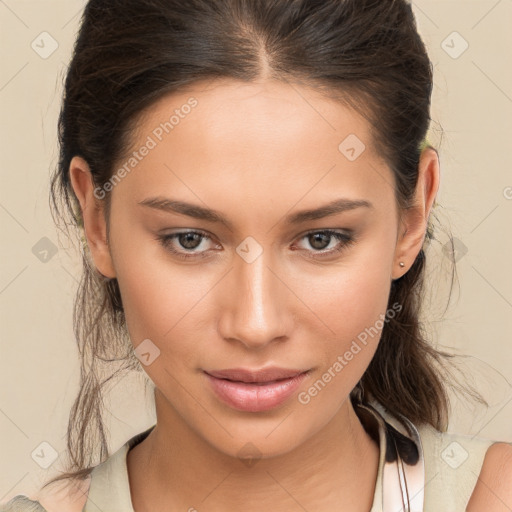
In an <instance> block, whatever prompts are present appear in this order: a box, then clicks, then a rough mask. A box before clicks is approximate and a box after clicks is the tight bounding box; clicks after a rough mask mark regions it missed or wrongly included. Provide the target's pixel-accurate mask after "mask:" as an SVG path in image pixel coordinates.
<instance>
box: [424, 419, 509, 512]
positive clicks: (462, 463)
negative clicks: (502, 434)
mask: <svg viewBox="0 0 512 512" xmlns="http://www.w3.org/2000/svg"><path fill="white" fill-rule="evenodd" d="M418 431H419V433H420V439H421V444H422V448H423V456H424V464H425V481H426V482H427V485H426V486H425V503H426V504H429V505H430V506H433V507H436V506H439V507H441V504H442V505H443V507H445V510H466V507H467V506H468V503H469V500H470V499H471V497H472V495H473V494H475V489H476V488H477V486H479V485H480V486H482V485H484V484H483V483H480V482H481V477H480V476H479V475H483V474H484V473H483V472H484V471H485V474H487V473H488V471H489V468H496V467H497V466H500V465H501V466H503V464H504V463H505V459H506V458H507V455H506V454H505V452H502V450H505V451H509V445H507V444H506V443H499V442H497V441H496V440H490V439H485V438H480V437H475V436H469V435H463V434H457V433H453V432H440V431H438V430H436V429H434V428H433V427H431V426H430V425H421V426H420V427H419V428H418ZM503 446H505V448H503ZM500 447H501V448H500ZM491 478H493V477H491ZM504 485H505V486H506V484H504ZM508 485H510V484H508ZM480 492H481V491H480ZM475 499H476V498H475ZM426 510H430V509H429V508H427V509H426ZM479 510H487V507H486V508H482V507H481V506H477V507H476V508H473V511H474V512H477V511H479ZM496 510H500V511H501V509H496ZM503 510H506V511H507V512H510V508H505V509H503ZM489 512H491V511H490V510H489ZM492 512H494V511H492Z"/></svg>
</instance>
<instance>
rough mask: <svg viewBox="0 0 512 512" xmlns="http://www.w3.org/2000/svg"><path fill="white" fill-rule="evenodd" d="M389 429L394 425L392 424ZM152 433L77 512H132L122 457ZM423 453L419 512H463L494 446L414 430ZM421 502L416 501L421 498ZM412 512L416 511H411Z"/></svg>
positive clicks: (28, 510) (18, 511)
mask: <svg viewBox="0 0 512 512" xmlns="http://www.w3.org/2000/svg"><path fill="white" fill-rule="evenodd" d="M392 424H393V423H392ZM153 428H154V426H153V427H151V428H149V429H147V430H145V431H144V432H141V433H139V434H137V435H135V436H133V437H132V438H131V439H129V440H128V441H127V442H126V443H125V444H124V445H122V446H121V447H120V448H119V449H118V450H117V451H116V452H115V453H113V454H112V455H111V456H110V457H109V458H108V459H107V460H106V461H105V462H103V463H102V464H99V465H98V466H96V467H95V468H94V469H93V471H92V473H91V480H90V487H89V492H88V496H87V502H86V504H85V507H84V508H83V511H82V512H134V510H133V506H132V501H131V495H130V486H129V480H128V471H127V466H126V454H127V453H128V450H129V449H130V448H132V447H133V446H135V445H136V444H138V443H140V442H141V441H142V440H143V439H145V438H146V436H147V435H148V434H149V433H150V431H151V430H152V429H153ZM417 430H418V433H419V435H420V439H421V445H422V448H423V456H424V467H425V482H426V485H425V486H424V488H423V486H422V489H423V492H424V505H423V507H424V508H423V512H439V511H440V510H442V511H443V512H464V511H465V510H466V505H467V503H468V501H469V499H470V497H471V493H472V492H473V489H474V487H475V485H476V482H477V479H478V475H479V473H480V469H481V466H482V464H483V460H484V457H485V453H486V451H487V448H489V446H490V445H491V444H493V442H495V441H491V440H488V439H482V438H472V437H470V436H463V435H457V434H448V433H439V432H438V431H436V430H435V429H433V428H432V427H430V426H427V425H423V426H420V427H419V428H418V429H417ZM385 443H386V438H385V436H383V435H382V432H380V442H379V448H380V460H379V468H378V474H377V481H376V486H375V493H374V499H373V505H372V508H371V511H370V512H382V496H383V475H385V474H386V473H385V470H384V468H385V466H386V449H385V446H386V444H385ZM420 498H421V497H420ZM411 510H412V512H414V510H417V509H415V508H414V506H413V507H412V509H411ZM0 512H47V511H46V510H45V509H44V508H43V507H42V506H41V505H40V504H39V502H38V501H31V500H30V499H28V498H27V497H25V496H23V495H18V496H16V497H14V498H13V499H12V500H11V501H9V502H8V503H6V504H3V505H0ZM52 512H53V511H52Z"/></svg>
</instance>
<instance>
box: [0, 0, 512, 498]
mask: <svg viewBox="0 0 512 512" xmlns="http://www.w3.org/2000/svg"><path fill="white" fill-rule="evenodd" d="M83 5H84V2H82V1H76V0H65V1H47V0H37V1H24V0H3V1H0V23H1V30H0V37H1V40H0V44H1V48H2V62H1V66H0V108H1V113H2V120H3V122H2V128H1V134H0V144H1V149H0V158H1V173H2V175H1V179H2V187H1V191H0V226H1V233H2V252H1V255H2V265H1V273H0V312H1V320H2V322H1V331H0V332H1V368H0V433H1V449H0V467H1V469H0V501H4V500H6V499H8V498H9V497H11V496H13V495H15V494H18V493H24V494H30V493H31V492H32V490H33V489H35V488H37V487H38V485H39V484H40V482H42V481H43V480H44V479H46V478H47V477H48V476H49V475H53V474H54V470H55V469H56V468H57V467H58V466H59V459H57V460H56V461H55V462H54V463H53V465H52V466H50V467H49V468H48V469H47V470H45V469H42V468H41V467H40V466H39V465H38V464H37V463H36V462H35V461H36V460H37V456H36V455H34V459H33V458H32V454H34V453H40V451H41V446H40V445H41V443H42V442H46V443H49V444H50V445H51V447H53V449H54V450H55V451H56V454H59V453H61V452H62V451H63V450H64V448H65V439H64V435H65V428H66V422H67V415H68V412H69V408H70V407H71V404H72V401H73V399H74V396H75V393H76V391H77V384H78V361H77V350H76V348H75V344H74V339H73V333H72V325H71V317H72V298H73V295H74V290H75V286H76V280H77V275H78V269H79V267H78V258H77V257H76V255H74V254H73V253H70V252H69V251H66V250H65V249H64V248H63V247H62V244H63V243H65V240H60V241H59V239H58V238H57V233H56V230H55V228H54V226H53V223H52V219H51V216H50V211H49V207H48V187H49V172H50V169H51V168H53V166H54V165H55V163H56V161H57V152H56V120H57V115H58V110H59V106H60V94H61V83H62V80H63V76H64V72H65V69H66V65H67V62H68V59H69V56H70V52H71V48H72V44H73V42H74V37H75V35H76V30H77V25H78V21H79V17H80V14H81V11H82V8H83ZM414 10H415V13H416V16H417V20H418V24H419V30H420V33H421V34H422V36H423V38H424V40H425V42H426V44H427V46H428V50H429V54H430V57H431V59H432V61H433V64H434V68H435V89H434V96H433V109H432V118H433V120H434V122H433V124H432V129H431V136H430V139H431V141H432V142H433V143H434V144H435V145H436V146H438V147H439V143H440V142H441V132H440V129H441V127H442V129H443V131H444V134H443V136H442V144H441V146H440V147H439V149H440V155H441V166H442V182H441V192H440V194H439V196H438V201H439V202H440V204H441V205H442V207H443V208H442V209H441V210H440V215H441V219H442V220H443V222H444V223H445V224H447V225H448V226H450V227H451V229H452V232H453V234H454V236H455V237H456V238H457V239H458V240H460V244H459V246H460V247H461V248H462V252H461V253H460V254H461V255H463V257H461V259H460V260H459V261H458V274H459V278H460V293H457V290H455V292H454V299H455V301H454V303H453V304H452V305H451V306H450V308H449V310H448V311H447V313H446V314H445V315H444V318H441V313H442V310H443V308H442V307H441V305H442V302H441V300H442V298H443V286H444V284H445V282H446V277H444V278H443V277H439V276H440V275H441V276H442V274H439V272H438V271H439V270H441V271H443V269H445V268H447V262H448V260H447V257H446V256H445V253H444V251H443V249H442V239H441V243H437V244H435V245H434V246H433V247H432V251H431V256H432V257H433V258H435V259H431V261H430V263H429V266H430V268H431V270H432V272H433V271H434V270H435V271H436V272H437V273H436V272H434V273H433V274H432V276H433V277H432V279H433V280H435V283H438V284H439V290H440V292H441V295H440V297H441V298H439V297H438V298H434V299H432V308H431V313H432V315H431V316H430V319H431V322H430V328H431V329H432V330H433V335H434V337H435V339H436V340H437V342H438V343H439V344H440V345H442V346H444V347H448V348H449V349H450V350H452V351H456V352H458V353H463V354H467V355H469V356H471V357H469V358H468V359H467V361H466V363H465V364H466V366H465V367H464V368H465V370H464V372H465V375H466V376H468V377H469V378H470V380H471V381H472V382H474V383H475V384H476V385H477V387H478V389H479V390H480V391H481V392H482V393H483V394H484V395H485V396H486V397H487V398H488V399H489V400H490V402H491V407H490V408H489V409H488V410H481V409H479V410H476V411H475V410H474V409H472V408H470V407H467V406H465V405H464V404H463V403H460V402H459V403H457V404H456V407H455V410H456V411H457V412H456V415H455V417H454V419H453V422H452V424H451V425H450V430H453V431H456V432H460V433H466V434H468V435H479V436H482V437H487V438H490V439H500V440H507V441H512V387H511V384H510V383H511V382H512V268H511V263H512V229H511V225H512V171H511V169H512V165H511V164H512V156H511V152H510V147H511V143H510V141H511V137H512V121H511V119H512V72H511V70H512V66H511V49H512V32H511V31H510V26H512V25H511V22H512V2H511V1H510V0H499V1H498V0H490V1H483V0H463V1H446V0H443V1H431V0H418V1H416V2H414ZM44 31H46V32H48V33H49V34H51V36H52V37H53V38H54V39H55V40H56V41H57V43H58V48H57V49H56V51H55V52H54V53H53V54H52V55H50V56H49V57H48V58H42V57H41V56H40V55H39V54H38V53H36V51H34V49H32V47H31V43H32V42H33V41H36V43H37V42H38V41H40V40H41V37H46V38H47V37H48V36H40V34H41V33H42V32H44ZM454 31H456V32H458V34H460V35H457V34H455V35H453V32H454ZM462 38H463V39H462ZM443 41H445V42H444V43H443ZM464 41H467V43H468V44H469V47H468V48H467V50H466V51H465V52H464V53H462V54H461V55H458V54H459V53H460V52H461V50H462V49H463V48H464V46H463V45H464ZM39 44H40V45H41V43H39ZM45 49H46V50H49V49H51V47H50V40H49V39H46V44H45ZM39 51H40V52H41V51H43V50H42V49H40V50H39ZM450 53H451V55H450ZM454 57H457V58H454ZM440 236H441V234H440ZM43 237H47V238H48V239H49V240H50V241H51V242H52V243H53V244H54V245H55V246H58V252H57V253H56V254H55V255H53V256H52V257H51V258H49V259H48V261H46V262H42V261H41V260H40V259H39V258H38V257H36V255H35V254H34V253H33V247H34V246H36V244H38V243H39V244H45V243H46V244H48V241H43V242H41V239H43ZM462 244H463V245H462ZM37 247H39V246H36V249H37ZM466 249H467V253H465V254H464V252H465V250H466ZM35 252H36V253H37V250H35ZM50 255H51V253H50ZM440 304H441V305H440ZM131 382H132V383H133V382H134V381H133V380H132V381H130V379H127V380H126V381H123V384H122V385H120V386H117V387H116V388H115V391H116V392H115V394H114V395H113V396H112V399H111V401H110V407H109V412H108V413H107V415H106V419H107V421H108V422H109V425H110V428H111V441H110V443H111V449H116V448H117V447H118V446H120V445H121V444H122V443H124V442H125V441H126V440H127V438H129V437H131V436H132V435H134V434H135V433H136V432H139V431H141V430H142V429H143V428H145V427H146V426H149V425H150V424H151V422H152V419H153V416H152V414H153V411H152V407H151V405H150V406H144V403H143V400H144V396H143V394H142V392H141V388H140V386H138V387H137V386H135V387H134V388H133V389H132V390H131V391H129V389H128V385H129V384H130V383H131ZM43 449H45V451H46V453H50V452H49V448H47V447H46V448H45V446H44V445H43Z"/></svg>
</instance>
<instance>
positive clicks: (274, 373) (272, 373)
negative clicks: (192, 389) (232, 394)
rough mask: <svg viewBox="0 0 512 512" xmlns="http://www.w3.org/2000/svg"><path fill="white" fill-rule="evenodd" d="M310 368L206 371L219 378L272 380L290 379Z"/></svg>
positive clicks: (248, 380)
mask: <svg viewBox="0 0 512 512" xmlns="http://www.w3.org/2000/svg"><path fill="white" fill-rule="evenodd" d="M306 371H308V370H295V369H288V368H278V367H271V368H261V369H259V370H247V369H245V368H230V369H228V370H208V371H207V372H206V373H207V374H208V375H211V376H212V377H217V378H218V379H228V380H233V381H237V382H271V381H274V380H280V379H289V378H291V377H295V376H297V375H299V374H301V373H305V372H306Z"/></svg>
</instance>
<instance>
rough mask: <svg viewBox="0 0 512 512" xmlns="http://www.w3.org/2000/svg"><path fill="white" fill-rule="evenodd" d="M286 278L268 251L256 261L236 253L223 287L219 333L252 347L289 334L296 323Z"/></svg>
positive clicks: (221, 288) (221, 291)
mask: <svg viewBox="0 0 512 512" xmlns="http://www.w3.org/2000/svg"><path fill="white" fill-rule="evenodd" d="M269 267H270V268H269ZM283 281H284V282H286V279H285V278H284V276H279V275H278V272H276V270H274V269H272V264H271V262H270V261H269V259H268V258H267V257H266V253H265V251H264V252H263V253H262V254H261V255H260V256H259V257H258V258H257V259H256V260H255V261H253V262H252V263H248V262H246V261H244V260H243V259H242V258H239V257H238V256H236V257H235V261H234V268H233V270H232V271H231V272H230V273H229V275H228V276H226V280H225V282H224V285H223V286H221V287H220V289H219V294H220V295H221V297H220V304H221V311H220V312H219V320H218V324H217V329H218V331H219V335H220V336H222V338H223V339H225V340H231V341H232V340H236V341H237V342H238V343H241V344H243V345H244V346H245V347H246V348H250V349H261V348H264V347H266V346H267V345H268V344H270V343H272V342H274V341H278V340H280V341H283V340H284V339H285V338H287V337H289V336H290V333H291V328H292V326H293V320H292V314H291V311H290V310H289V304H288V301H289V300H290V291H289V290H287V288H286V285H285V284H284V283H283Z"/></svg>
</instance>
